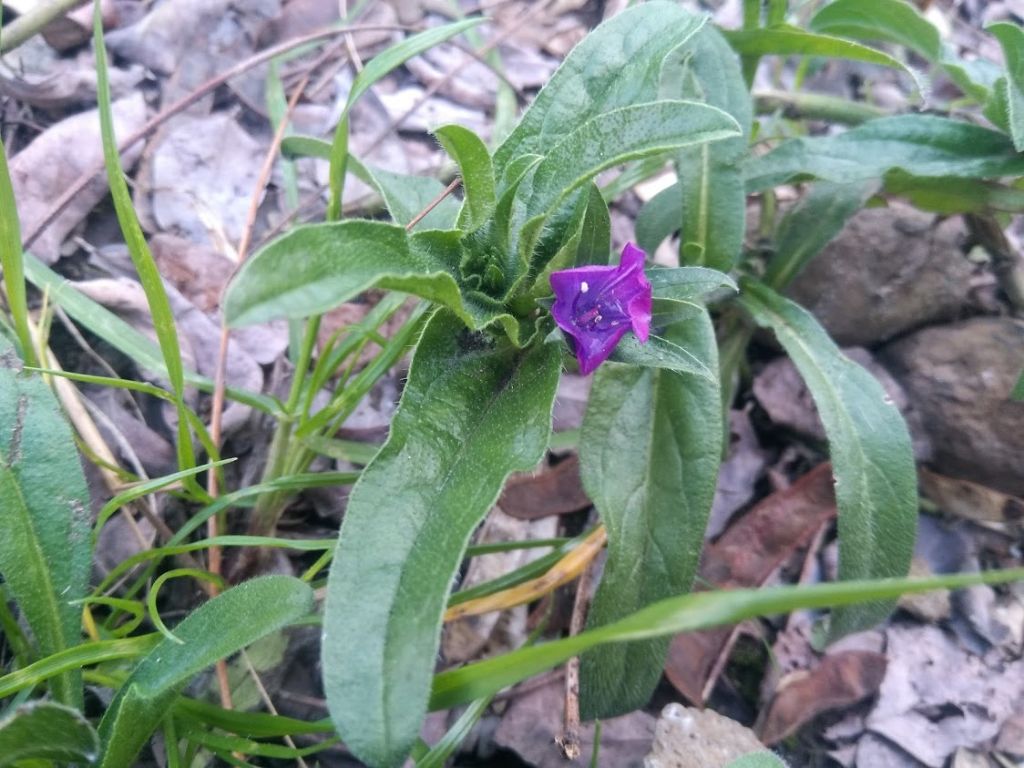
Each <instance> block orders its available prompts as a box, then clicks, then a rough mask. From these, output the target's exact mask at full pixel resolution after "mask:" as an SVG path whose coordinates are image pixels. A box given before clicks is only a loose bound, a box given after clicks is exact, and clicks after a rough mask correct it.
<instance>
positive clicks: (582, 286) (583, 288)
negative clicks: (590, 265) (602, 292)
mask: <svg viewBox="0 0 1024 768" xmlns="http://www.w3.org/2000/svg"><path fill="white" fill-rule="evenodd" d="M589 290H590V286H589V285H587V281H586V280H584V281H583V282H582V283H580V293H586V292H587V291H589Z"/></svg>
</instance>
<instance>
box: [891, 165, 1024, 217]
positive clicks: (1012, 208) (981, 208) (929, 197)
mask: <svg viewBox="0 0 1024 768" xmlns="http://www.w3.org/2000/svg"><path fill="white" fill-rule="evenodd" d="M885 191H886V193H887V194H890V195H898V196H899V197H904V198H906V199H907V200H909V201H910V202H911V204H913V206H914V207H915V208H920V209H922V210H925V211H933V212H934V213H942V214H947V215H950V214H956V213H980V214H984V213H991V212H992V211H1006V212H1007V213H1020V212H1021V211H1024V190H1022V189H1017V188H1016V187H1009V186H1005V185H1003V184H998V183H996V182H994V181H984V180H979V179H957V180H956V183H955V184H950V182H949V179H945V178H942V177H938V178H934V177H928V176H911V175H910V174H909V173H906V172H905V171H901V170H898V169H897V170H894V171H890V172H889V173H887V174H885Z"/></svg>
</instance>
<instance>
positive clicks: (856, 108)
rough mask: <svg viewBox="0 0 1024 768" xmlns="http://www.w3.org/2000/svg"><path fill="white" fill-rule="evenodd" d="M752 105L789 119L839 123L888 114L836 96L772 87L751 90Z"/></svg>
mask: <svg viewBox="0 0 1024 768" xmlns="http://www.w3.org/2000/svg"><path fill="white" fill-rule="evenodd" d="M754 107H755V109H756V110H757V113H758V114H759V115H764V114H770V113H772V112H779V111H781V112H782V114H783V115H785V116H786V117H788V118H791V119H805V120H828V121H830V122H834V123H840V124H842V125H860V124H861V123H866V122H867V121H868V120H874V119H875V118H878V117H885V116H886V115H889V114H891V113H889V112H887V111H885V110H884V109H882V108H880V107H875V106H872V105H871V104H865V103H864V102H860V101H850V100H849V99H841V98H839V97H838V96H826V95H824V94H821V93H806V92H802V93H790V92H787V91H776V90H764V91H758V92H757V93H755V94H754Z"/></svg>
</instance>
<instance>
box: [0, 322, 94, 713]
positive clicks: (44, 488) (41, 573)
mask: <svg viewBox="0 0 1024 768" xmlns="http://www.w3.org/2000/svg"><path fill="white" fill-rule="evenodd" d="M0 519H2V520H3V524H2V530H3V533H2V534H0V574H2V575H3V578H4V581H5V582H6V583H5V586H6V588H7V590H9V592H10V594H11V595H12V596H13V597H14V599H15V600H16V601H17V603H18V606H19V608H20V609H21V612H22V614H23V615H24V617H25V619H26V620H27V622H28V625H29V627H30V628H31V630H32V635H33V639H34V640H35V645H36V648H37V649H38V652H39V655H40V656H49V655H51V654H54V653H58V652H60V651H62V650H64V649H65V648H68V647H70V646H72V645H75V644H76V643H77V642H78V640H79V638H80V637H81V625H82V609H81V607H79V606H77V605H74V604H73V601H75V600H77V599H78V598H80V597H83V596H84V595H85V592H86V590H87V588H88V585H89V567H90V562H91V558H92V549H91V546H90V541H89V528H90V525H89V522H90V521H89V491H88V489H87V488H86V485H85V476H84V475H83V474H82V466H81V464H80V463H79V458H78V451H77V450H76V449H75V441H74V438H73V436H72V434H71V430H70V428H69V427H68V424H67V422H66V421H65V420H64V415H63V414H62V413H61V410H60V406H59V405H58V404H57V400H56V399H55V398H54V396H53V393H52V392H51V391H50V389H49V387H47V386H46V384H45V383H43V380H42V379H41V378H39V377H38V376H35V375H26V374H23V373H22V372H21V362H20V360H19V359H18V357H17V355H16V354H15V352H14V350H13V349H12V348H11V346H10V344H9V343H8V342H7V340H6V339H4V338H2V337H0ZM51 688H52V690H53V693H54V697H55V698H56V699H57V700H58V701H60V702H62V703H64V704H69V705H76V704H77V705H80V704H81V698H82V688H81V678H80V677H79V675H78V674H77V673H70V672H69V673H66V674H63V675H60V676H59V677H56V678H54V680H53V681H52V683H51Z"/></svg>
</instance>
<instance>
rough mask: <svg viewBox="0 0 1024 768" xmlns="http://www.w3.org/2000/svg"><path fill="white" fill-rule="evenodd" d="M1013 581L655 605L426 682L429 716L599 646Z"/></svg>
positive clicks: (843, 586) (718, 595)
mask: <svg viewBox="0 0 1024 768" xmlns="http://www.w3.org/2000/svg"><path fill="white" fill-rule="evenodd" d="M1021 580H1024V568H1012V569H1007V570H1000V571H988V572H985V573H963V574H953V575H946V576H934V577H931V578H927V579H878V580H874V581H848V582H840V583H838V584H813V585H810V586H804V585H799V586H786V587H769V588H767V589H735V590H727V591H717V592H697V593H691V594H689V595H683V596H682V597H673V598H668V599H666V600H662V601H660V602H658V603H655V604H654V605H651V606H649V607H647V608H644V609H643V610H640V611H637V612H636V613H634V614H632V615H631V616H627V617H626V618H624V619H621V620H619V621H617V622H615V623H614V624H608V625H605V626H603V627H598V628H597V629H591V630H587V631H586V632H581V633H580V634H578V635H574V636H572V637H566V638H564V639H562V640H555V641H553V642H550V643H544V644H542V645H536V646H532V647H529V648H523V649H521V650H518V651H513V652H512V653H507V654H504V655H502V656H498V657H496V658H493V659H488V660H486V661H480V662H476V663H475V664H469V665H467V666H464V667H461V668H459V669H453V670H450V671H447V672H442V673H441V674H439V675H437V676H436V677H435V678H434V688H433V692H432V694H431V698H430V708H431V709H434V710H438V709H448V708H450V707H455V706H459V705H460V704H466V703H468V702H470V701H473V700H475V699H479V698H481V697H483V696H487V695H489V694H492V693H495V692H497V691H500V690H501V689H502V688H505V687H507V686H509V685H513V684H515V683H518V682H520V681H521V680H525V679H527V678H528V677H532V676H533V675H536V674H538V673H540V672H543V671H545V670H547V669H551V668H552V667H555V666H558V665H559V664H562V663H563V662H565V661H567V660H568V659H571V658H572V657H573V656H579V655H580V654H583V653H586V652H588V651H590V650H591V649H593V648H597V647H599V646H601V645H604V644H606V643H622V642H633V641H636V640H650V639H652V638H657V637H665V636H668V635H676V634H679V633H680V632H694V631H696V630H701V629H709V628H711V627H719V626H723V625H729V624H738V623H739V622H741V621H745V620H747V619H752V618H755V617H757V616H775V615H778V614H783V613H788V612H790V611H796V610H806V609H813V608H829V607H839V606H853V605H858V604H862V603H871V602H875V603H877V602H887V601H890V600H894V599H895V598H897V597H899V596H900V595H905V594H918V593H921V592H929V591H932V590H936V589H956V588H960V587H968V586H973V585H974V584H1004V583H1006V582H1011V581H1021ZM584 658H585V657H584Z"/></svg>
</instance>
